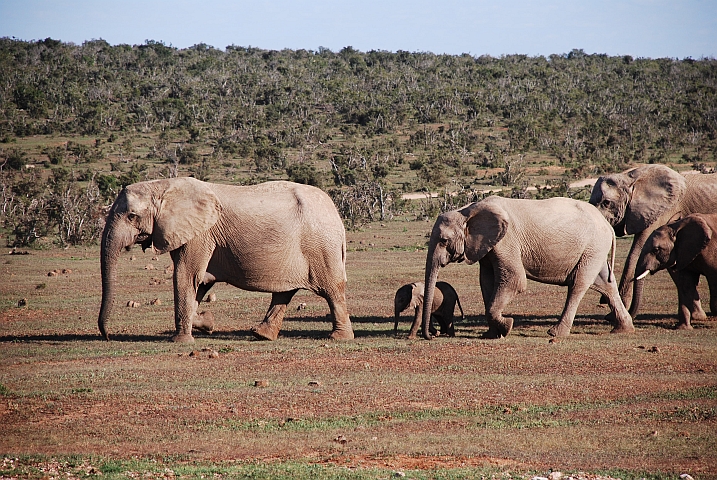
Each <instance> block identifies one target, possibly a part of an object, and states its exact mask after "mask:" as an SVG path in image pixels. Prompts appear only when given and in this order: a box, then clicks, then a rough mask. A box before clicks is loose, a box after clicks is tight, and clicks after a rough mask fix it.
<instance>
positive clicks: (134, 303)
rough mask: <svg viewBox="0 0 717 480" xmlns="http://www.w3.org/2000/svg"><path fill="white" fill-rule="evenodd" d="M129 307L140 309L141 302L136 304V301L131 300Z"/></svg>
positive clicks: (128, 303)
mask: <svg viewBox="0 0 717 480" xmlns="http://www.w3.org/2000/svg"><path fill="white" fill-rule="evenodd" d="M127 306H128V307H130V308H137V307H139V306H140V305H139V302H135V301H134V300H130V301H129V302H127Z"/></svg>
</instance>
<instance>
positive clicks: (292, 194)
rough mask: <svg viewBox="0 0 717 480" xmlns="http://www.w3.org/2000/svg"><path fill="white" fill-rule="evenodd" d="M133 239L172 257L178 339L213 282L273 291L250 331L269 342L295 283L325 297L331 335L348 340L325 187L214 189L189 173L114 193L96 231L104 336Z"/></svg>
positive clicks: (339, 257)
mask: <svg viewBox="0 0 717 480" xmlns="http://www.w3.org/2000/svg"><path fill="white" fill-rule="evenodd" d="M133 244H140V245H141V246H142V248H143V249H147V248H150V247H151V248H152V249H153V250H154V251H155V252H157V253H159V254H162V253H165V252H169V254H170V255H171V257H172V261H173V262H174V321H175V328H176V333H175V335H174V336H173V337H172V340H173V341H176V342H193V341H194V338H193V337H192V325H193V324H199V326H204V327H205V328H206V327H207V325H205V324H204V322H203V319H202V317H201V315H197V307H198V305H199V303H200V302H201V300H202V298H204V295H205V294H206V293H207V291H208V290H209V289H210V288H211V287H212V285H214V283H216V282H226V283H229V284H231V285H234V286H235V287H238V288H242V289H244V290H251V291H258V292H271V293H272V296H271V305H270V307H269V310H268V311H267V313H266V316H265V318H264V320H263V322H261V323H260V324H259V325H258V326H256V327H254V328H253V329H252V332H253V334H254V335H255V336H256V337H258V338H262V339H268V340H274V339H276V338H277V336H278V334H279V330H280V328H281V324H282V321H283V319H284V313H285V312H286V307H287V304H288V303H289V301H291V298H292V297H293V296H294V294H295V293H296V292H297V291H298V290H299V289H306V290H310V291H312V292H314V293H316V294H317V295H320V296H321V297H323V298H325V299H326V301H327V302H328V304H329V309H330V310H331V314H332V318H333V331H332V332H331V338H333V339H351V338H353V330H352V328H351V321H350V319H349V314H348V311H347V308H346V292H345V290H346V270H345V261H346V238H345V231H344V226H343V222H342V220H341V218H340V217H339V214H338V212H337V211H336V208H335V206H334V203H333V202H332V201H331V199H330V198H329V197H328V195H326V194H325V193H324V192H323V191H321V190H320V189H318V188H315V187H311V186H308V185H301V184H296V183H291V182H283V181H279V182H267V183H263V184H260V185H254V186H246V187H244V186H233V185H218V184H211V183H205V182H201V181H199V180H196V179H194V178H174V179H163V180H153V181H147V182H140V183H135V184H133V185H129V186H127V187H126V188H125V189H123V190H122V191H121V192H120V194H119V195H118V196H117V199H116V200H115V202H114V204H113V205H112V208H111V210H110V212H109V215H108V217H107V223H106V225H105V229H104V231H103V233H102V244H101V253H100V257H101V269H102V306H101V308H100V313H99V319H98V325H99V328H100V332H101V333H102V336H103V337H104V338H107V339H108V338H109V336H108V334H107V331H106V329H105V322H106V321H107V318H108V317H109V315H110V311H111V309H112V304H113V302H114V297H115V288H116V287H115V284H116V282H117V279H116V277H117V261H118V257H119V255H120V252H121V251H122V249H125V248H127V249H129V248H130V247H131V246H132V245H133Z"/></svg>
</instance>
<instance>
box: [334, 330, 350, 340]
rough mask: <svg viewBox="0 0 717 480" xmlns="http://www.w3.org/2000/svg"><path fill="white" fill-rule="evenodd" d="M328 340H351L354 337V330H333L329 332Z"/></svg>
mask: <svg viewBox="0 0 717 480" xmlns="http://www.w3.org/2000/svg"><path fill="white" fill-rule="evenodd" d="M329 339H330V340H353V339H354V332H353V330H350V329H349V330H334V331H333V332H331V335H329Z"/></svg>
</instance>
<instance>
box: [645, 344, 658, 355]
mask: <svg viewBox="0 0 717 480" xmlns="http://www.w3.org/2000/svg"><path fill="white" fill-rule="evenodd" d="M647 351H648V352H650V353H660V347H658V346H656V345H653V346H652V347H650V348H648V349H647Z"/></svg>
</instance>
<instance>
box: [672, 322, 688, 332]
mask: <svg viewBox="0 0 717 480" xmlns="http://www.w3.org/2000/svg"><path fill="white" fill-rule="evenodd" d="M675 328H676V329H677V330H692V325H690V324H689V323H685V322H682V323H678V324H677V326H676V327H675Z"/></svg>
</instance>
